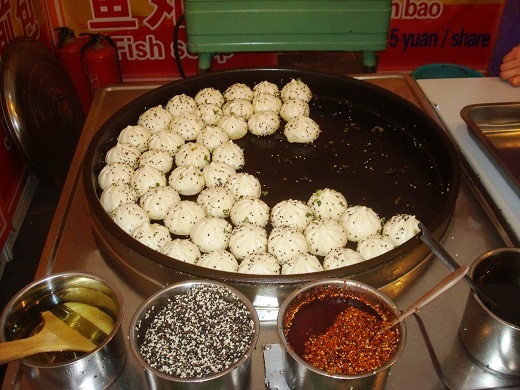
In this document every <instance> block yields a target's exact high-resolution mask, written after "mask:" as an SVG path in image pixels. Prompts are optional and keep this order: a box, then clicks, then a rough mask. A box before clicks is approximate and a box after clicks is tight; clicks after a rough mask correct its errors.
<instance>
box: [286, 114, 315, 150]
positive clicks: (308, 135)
mask: <svg viewBox="0 0 520 390" xmlns="http://www.w3.org/2000/svg"><path fill="white" fill-rule="evenodd" d="M320 132H321V130H320V126H319V125H318V124H317V123H316V122H315V121H314V120H313V119H311V118H310V117H308V116H305V115H298V116H296V117H294V118H292V119H291V120H290V121H289V122H287V123H286V124H285V127H284V135H285V137H286V138H287V141H289V142H290V143H298V144H310V143H313V142H314V141H316V140H317V139H318V136H319V135H320Z"/></svg>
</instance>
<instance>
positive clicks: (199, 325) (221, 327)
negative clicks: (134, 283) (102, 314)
mask: <svg viewBox="0 0 520 390" xmlns="http://www.w3.org/2000/svg"><path fill="white" fill-rule="evenodd" d="M259 332H260V322H259V319H258V315H257V314H256V311H255V309H254V306H253V305H252V304H251V302H250V301H249V300H248V299H247V298H246V297H245V296H244V295H243V294H242V293H240V292H239V291H237V290H236V289H234V288H232V287H229V286H227V285H225V284H223V283H219V282H210V281H206V280H193V281H189V282H181V283H176V284H172V285H170V286H168V287H166V288H164V289H162V290H161V291H159V292H157V293H156V294H154V295H152V296H151V297H149V298H148V299H147V300H146V301H144V302H143V303H142V305H141V306H140V307H139V308H138V309H137V311H136V313H135V314H134V316H133V318H132V320H131V323H130V332H129V338H130V347H131V350H132V353H133V354H134V356H135V357H136V359H137V361H138V362H139V364H140V365H141V366H143V367H144V369H145V374H146V380H147V382H148V384H149V385H150V388H154V389H156V388H171V387H174V388H175V389H226V390H227V389H230V390H233V389H246V388H248V386H249V383H250V370H251V356H252V353H253V350H254V349H255V347H256V343H257V341H258V336H259Z"/></svg>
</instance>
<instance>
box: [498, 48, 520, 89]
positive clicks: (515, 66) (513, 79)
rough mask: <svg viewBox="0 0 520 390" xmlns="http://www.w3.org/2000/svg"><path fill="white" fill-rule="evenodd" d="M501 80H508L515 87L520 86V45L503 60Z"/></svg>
mask: <svg viewBox="0 0 520 390" xmlns="http://www.w3.org/2000/svg"><path fill="white" fill-rule="evenodd" d="M500 78H501V79H502V80H506V81H507V82H508V83H509V84H511V85H512V86H513V87H519V86H520V45H518V46H515V47H514V48H513V49H512V50H511V51H510V52H509V53H507V54H506V55H505V56H504V58H503V59H502V65H500Z"/></svg>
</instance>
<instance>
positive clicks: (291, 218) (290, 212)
mask: <svg viewBox="0 0 520 390" xmlns="http://www.w3.org/2000/svg"><path fill="white" fill-rule="evenodd" d="M313 218H314V213H313V211H312V209H311V208H310V207H309V206H308V205H306V204H305V203H304V202H302V201H301V200H294V199H287V200H282V201H280V202H278V203H277V204H276V205H274V206H273V208H272V209H271V225H272V226H273V227H281V226H289V227H293V228H295V229H297V230H299V231H303V230H304V229H305V228H306V227H307V225H308V224H309V223H310V222H311V221H312V220H313Z"/></svg>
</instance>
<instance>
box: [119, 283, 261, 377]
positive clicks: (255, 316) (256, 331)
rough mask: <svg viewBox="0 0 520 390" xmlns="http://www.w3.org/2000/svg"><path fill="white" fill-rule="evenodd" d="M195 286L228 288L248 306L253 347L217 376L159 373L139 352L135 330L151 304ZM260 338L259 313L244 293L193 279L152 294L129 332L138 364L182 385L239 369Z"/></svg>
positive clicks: (131, 348)
mask: <svg viewBox="0 0 520 390" xmlns="http://www.w3.org/2000/svg"><path fill="white" fill-rule="evenodd" d="M195 285H206V286H218V287H223V288H226V289H227V290H228V291H229V292H230V293H231V294H233V295H235V296H236V297H237V298H238V299H239V301H240V302H242V303H243V304H244V305H245V306H246V308H247V310H248V312H249V313H250V315H251V319H252V320H253V324H254V330H253V338H252V340H251V345H250V346H249V348H248V349H247V351H246V352H245V353H244V354H243V355H242V357H241V358H240V359H239V360H238V361H236V362H235V363H233V364H232V365H231V366H229V367H227V368H226V369H224V370H223V371H220V372H218V373H216V374H212V375H208V376H204V377H194V378H179V377H176V376H173V375H169V374H166V373H164V372H162V371H159V370H157V369H155V368H153V367H152V366H150V364H148V362H147V361H146V360H145V359H144V358H143V356H142V355H141V353H140V352H139V349H138V346H137V342H136V337H135V329H136V326H137V324H138V322H139V320H140V318H141V316H142V315H143V314H145V312H146V310H147V309H148V308H149V307H150V305H151V304H153V303H154V302H156V301H157V300H158V299H160V298H164V297H168V296H170V295H171V293H172V292H174V291H175V290H184V289H186V288H190V287H193V286H195ZM259 336H260V320H259V317H258V313H257V312H256V309H255V307H254V306H253V304H252V303H251V301H250V300H249V299H248V298H247V297H246V296H245V295H244V294H243V293H241V292H240V291H238V290H237V289H236V288H234V287H232V286H229V285H228V284H225V283H222V282H218V281H211V280H205V279H193V280H186V281H182V282H177V283H172V284H170V285H168V286H166V287H164V288H162V289H160V290H159V291H157V292H156V293H154V294H152V295H151V296H149V297H148V298H146V299H145V300H144V301H143V302H142V303H141V304H140V305H139V307H138V308H137V309H136V311H135V312H134V314H133V316H132V319H131V321H130V326H129V332H128V339H129V344H130V350H131V351H132V354H133V356H134V357H135V358H136V360H137V361H138V363H139V364H140V365H141V366H142V367H143V368H144V369H145V370H146V371H148V372H149V373H150V374H152V375H155V376H157V377H160V378H162V379H165V380H168V381H171V382H176V383H179V384H181V383H203V382H209V381H212V380H215V379H218V378H221V377H224V376H225V375H227V374H229V373H230V372H232V371H234V370H235V369H237V368H238V367H239V366H241V365H242V364H243V363H245V362H246V361H247V360H248V359H250V357H251V356H252V354H253V352H254V350H255V349H256V345H257V343H258V338H259Z"/></svg>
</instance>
